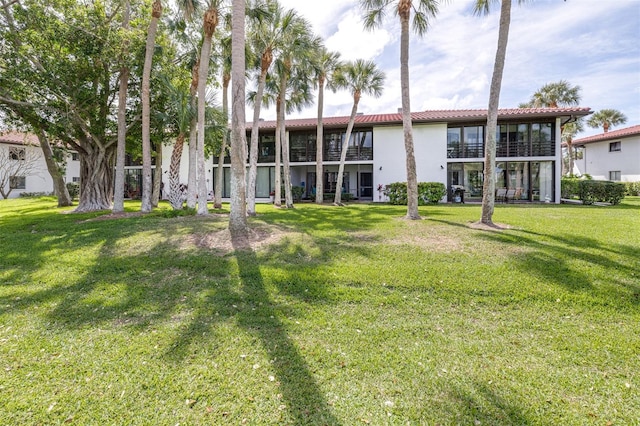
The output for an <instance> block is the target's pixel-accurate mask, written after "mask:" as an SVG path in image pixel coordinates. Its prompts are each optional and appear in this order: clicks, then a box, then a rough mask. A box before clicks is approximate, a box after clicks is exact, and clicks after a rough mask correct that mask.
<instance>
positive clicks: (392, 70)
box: [261, 0, 640, 137]
mask: <svg viewBox="0 0 640 426" xmlns="http://www.w3.org/2000/svg"><path fill="white" fill-rule="evenodd" d="M414 1H415V0H414ZM280 3H281V4H282V5H283V6H284V7H285V8H290V9H296V10H297V11H298V12H299V13H300V14H301V15H302V16H304V17H305V18H306V19H307V20H308V21H309V22H310V23H311V25H312V27H313V30H314V31H315V33H316V34H317V35H319V36H321V37H322V38H323V39H324V40H325V45H326V46H327V48H328V49H329V50H332V51H337V52H340V53H341V57H342V59H344V60H355V59H367V60H373V61H374V62H375V63H376V64H377V65H378V68H379V69H381V70H382V71H384V72H385V74H386V82H385V87H384V93H383V95H382V96H381V97H380V98H377V99H376V98H373V97H370V96H366V95H365V96H363V97H362V99H361V101H360V105H359V112H363V113H365V114H384V113H392V112H396V111H397V110H398V108H399V107H400V106H401V97H400V48H399V43H400V29H399V20H398V18H397V17H396V16H395V15H394V14H393V13H389V14H388V16H387V21H386V22H385V23H384V24H383V25H382V27H381V28H379V29H377V30H375V31H367V30H365V29H364V27H363V23H362V15H363V13H362V12H361V10H360V9H359V1H358V0H320V1H318V0H280ZM442 3H444V5H441V6H440V11H439V13H438V15H437V16H436V18H435V19H433V20H432V21H431V23H430V28H429V30H428V31H427V33H426V34H425V35H423V36H422V37H418V36H415V35H412V38H411V41H410V54H409V57H410V59H409V62H410V70H409V74H410V79H411V81H410V88H411V109H412V111H424V110H434V109H478V108H479V109H486V108H487V105H488V102H489V86H490V83H491V76H492V73H493V63H494V59H495V52H496V48H497V39H498V19H499V15H500V10H499V9H500V8H499V4H498V3H497V2H496V4H495V5H494V8H493V9H492V11H491V13H490V14H489V15H487V16H480V17H479V16H476V15H474V14H473V13H472V7H473V3H474V0H450V1H449V2H442ZM560 80H566V81H568V82H569V83H570V84H571V85H574V86H575V85H578V86H580V87H581V89H582V90H581V94H582V101H581V102H580V106H582V107H590V108H591V109H592V110H593V111H598V110H601V109H604V108H614V109H617V110H619V111H621V112H622V113H624V114H625V115H626V116H627V123H626V124H625V125H621V126H618V127H615V128H614V129H616V128H617V129H620V128H624V127H628V126H632V125H636V124H640V0H607V1H602V0H567V1H562V0H532V1H528V2H524V3H523V4H520V5H519V4H517V2H515V1H514V5H513V8H512V13H511V28H510V33H509V42H508V45H507V55H506V63H505V69H504V75H503V80H502V90H501V95H500V107H501V108H515V107H517V106H518V104H520V103H522V102H526V101H528V100H529V98H530V97H531V95H532V94H533V93H534V92H535V91H536V90H537V89H539V88H540V87H542V86H543V85H544V84H546V83H551V82H557V81H560ZM352 102H353V99H352V97H351V95H350V94H349V93H348V92H344V91H343V92H337V93H335V94H334V93H331V92H327V93H326V94H325V109H324V115H325V116H340V115H349V114H350V111H351V107H352ZM261 115H262V118H264V119H266V120H274V119H275V110H273V109H269V110H265V111H263V113H262V114H261ZM316 115H317V107H316V106H315V105H314V106H312V107H310V108H307V109H305V110H303V111H302V112H300V113H297V112H296V113H293V114H290V115H288V118H311V117H315V116H316ZM597 133H602V130H601V129H592V128H589V127H586V128H585V131H584V132H582V133H581V134H579V135H578V137H583V136H589V135H592V134H597Z"/></svg>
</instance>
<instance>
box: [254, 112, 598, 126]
mask: <svg viewBox="0 0 640 426" xmlns="http://www.w3.org/2000/svg"><path fill="white" fill-rule="evenodd" d="M590 113H591V109H590V108H579V107H576V108H510V109H500V110H498V119H514V118H536V117H557V116H585V115H588V114H590ZM411 117H412V118H413V122H414V123H438V122H458V121H479V120H486V118H487V110H486V109H468V110H430V111H420V112H413V113H411ZM317 121H318V120H317V118H315V117H314V118H299V119H289V120H287V128H288V129H304V128H315V126H316V124H317ZM347 124H349V117H348V116H343V117H324V119H323V125H324V126H325V127H328V128H331V127H345V126H347ZM355 124H356V126H358V125H359V126H363V125H367V124H371V125H373V124H377V125H394V124H402V114H400V113H393V114H370V115H358V116H356V119H355ZM275 127H276V122H275V121H261V122H260V129H275ZM247 129H251V123H247Z"/></svg>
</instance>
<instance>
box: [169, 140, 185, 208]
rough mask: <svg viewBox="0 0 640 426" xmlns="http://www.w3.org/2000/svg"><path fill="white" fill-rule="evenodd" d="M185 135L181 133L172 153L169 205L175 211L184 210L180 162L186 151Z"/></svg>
mask: <svg viewBox="0 0 640 426" xmlns="http://www.w3.org/2000/svg"><path fill="white" fill-rule="evenodd" d="M184 138H185V134H184V133H180V134H179V135H178V137H177V138H176V143H175V145H173V151H172V152H171V164H170V165H169V203H171V207H172V208H173V209H174V210H180V209H182V191H180V161H181V159H182V150H183V149H184Z"/></svg>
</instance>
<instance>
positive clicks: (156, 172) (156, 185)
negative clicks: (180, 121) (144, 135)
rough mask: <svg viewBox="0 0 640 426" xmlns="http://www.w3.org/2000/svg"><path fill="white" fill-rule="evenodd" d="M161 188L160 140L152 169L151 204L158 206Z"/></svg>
mask: <svg viewBox="0 0 640 426" xmlns="http://www.w3.org/2000/svg"><path fill="white" fill-rule="evenodd" d="M161 188H162V142H158V148H157V149H156V168H155V169H153V192H152V193H151V205H152V206H153V207H158V203H159V202H160V189H161Z"/></svg>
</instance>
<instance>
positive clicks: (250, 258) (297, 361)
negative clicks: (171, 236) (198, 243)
mask: <svg viewBox="0 0 640 426" xmlns="http://www.w3.org/2000/svg"><path fill="white" fill-rule="evenodd" d="M232 243H233V247H234V250H235V253H236V259H237V262H238V271H239V277H240V281H241V288H242V290H243V292H244V294H245V296H246V298H245V301H247V302H249V303H251V304H252V305H253V306H260V309H258V310H255V311H248V312H246V313H240V314H238V316H237V323H238V325H240V326H241V327H243V328H245V329H246V330H247V331H248V332H249V333H251V334H254V335H255V336H256V337H258V338H259V339H260V341H261V342H262V345H263V347H264V348H265V350H266V352H267V353H268V355H269V358H270V359H271V361H272V366H273V368H274V369H275V371H276V374H277V379H278V381H279V382H280V389H281V390H282V395H283V400H284V401H285V402H286V403H287V408H288V410H289V412H290V414H291V416H292V418H293V420H294V422H293V423H294V424H322V425H339V424H340V423H339V421H338V419H337V418H336V417H335V416H334V414H333V413H332V411H331V410H330V409H329V404H328V403H327V401H326V400H325V398H324V396H323V394H322V392H321V391H320V388H319V385H318V383H317V382H316V381H315V379H314V377H313V375H312V374H311V371H310V370H309V366H308V365H307V363H306V361H305V360H304V358H303V357H302V355H301V354H300V352H299V351H298V348H296V345H295V343H294V342H293V341H292V340H291V339H290V338H289V336H288V335H287V332H286V330H285V325H284V324H282V322H281V321H280V319H279V318H278V315H277V309H276V307H275V306H274V304H273V302H272V301H271V300H270V297H269V294H268V292H267V291H266V290H265V288H264V281H263V278H262V274H261V272H260V268H259V260H258V258H257V256H256V253H255V252H254V251H253V249H252V248H251V247H250V246H249V245H248V244H247V243H246V239H245V238H244V237H243V236H242V235H238V234H235V235H232Z"/></svg>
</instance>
